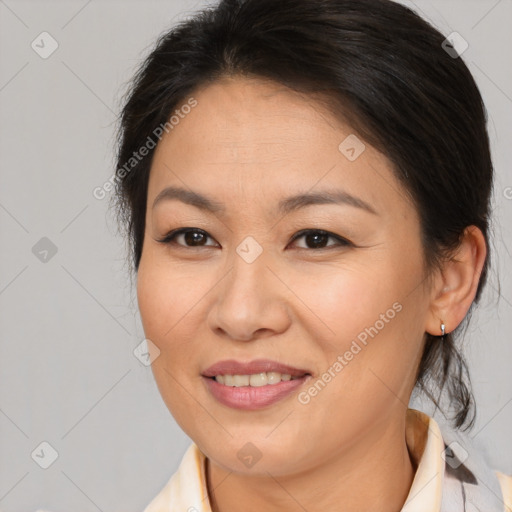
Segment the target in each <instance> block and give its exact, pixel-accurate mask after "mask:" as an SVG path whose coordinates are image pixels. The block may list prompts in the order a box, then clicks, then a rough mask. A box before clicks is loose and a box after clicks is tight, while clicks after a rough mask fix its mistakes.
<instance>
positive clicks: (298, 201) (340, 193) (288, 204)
mask: <svg viewBox="0 0 512 512" xmlns="http://www.w3.org/2000/svg"><path fill="white" fill-rule="evenodd" d="M170 200H177V201H181V202H183V203H185V204H189V205H191V206H195V207H196V208H199V209H200V210H204V211H207V212H211V213H223V212H225V211H226V208H225V207H224V205H223V204H222V203H220V202H218V201H215V200H213V199H210V198H208V197H206V196H204V195H201V194H199V193H197V192H193V191H191V190H187V189H184V188H181V187H174V186H173V187H166V188H164V189H163V190H162V191H161V192H160V193H159V194H158V195H157V197H156V198H155V200H154V201H153V207H152V208H153V209H154V208H155V206H156V205H157V204H158V203H160V202H162V201H170ZM317 204H345V205H348V206H353V207H355V208H359V209H361V210H365V211H367V212H369V213H371V214H373V215H378V213H377V211H376V210H375V209H374V208H373V207H372V206H371V205H370V204H368V203H367V202H366V201H363V200H362V199H361V198H359V197H356V196H353V195H351V194H349V193H348V192H345V191H344V190H334V191H332V190H325V191H320V192H309V193H303V194H297V195H294V196H291V197H287V198H286V199H283V200H281V201H280V202H279V204H278V208H277V209H278V211H279V212H280V213H281V214H287V213H290V212H292V211H296V210H299V209H301V208H305V207H307V206H311V205H317Z"/></svg>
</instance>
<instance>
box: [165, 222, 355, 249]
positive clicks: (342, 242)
mask: <svg viewBox="0 0 512 512" xmlns="http://www.w3.org/2000/svg"><path fill="white" fill-rule="evenodd" d="M188 232H196V233H201V234H203V235H205V236H206V237H207V238H212V237H210V236H209V235H208V233H207V232H206V231H203V230H202V229H199V228H179V229H174V230H173V231H171V232H169V233H168V234H167V235H165V237H164V238H161V239H160V240H157V242H160V243H162V244H168V245H171V244H172V245H177V246H179V247H181V248H184V249H187V248H188V249H201V248H204V247H213V246H212V245H196V246H193V245H182V244H178V243H176V241H175V239H176V237H177V236H179V235H181V234H184V233H188ZM311 234H319V235H326V236H327V237H328V239H329V238H333V239H335V240H337V241H338V244H335V245H328V246H327V247H320V248H317V249H314V248H309V247H299V250H309V251H316V252H318V251H325V250H329V249H332V248H334V247H348V246H354V244H352V243H351V242H349V241H348V240H347V239H345V238H343V237H341V236H338V235H335V234H334V233H331V232H329V231H325V230H323V229H303V230H301V231H299V232H298V233H296V234H295V235H294V236H293V238H292V239H291V241H290V242H295V241H296V240H297V239H299V238H301V237H304V236H307V235H311ZM212 240H213V238H212Z"/></svg>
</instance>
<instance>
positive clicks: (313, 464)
mask: <svg viewBox="0 0 512 512" xmlns="http://www.w3.org/2000/svg"><path fill="white" fill-rule="evenodd" d="M193 97H194V98H195V99H196V100H197V106H195V108H193V109H192V111H191V112H190V113H189V114H188V115H187V116H185V117H184V118H183V119H181V120H180V122H179V124H177V125H176V126H174V128H173V129H172V130H171V131H170V132H169V133H168V134H167V135H165V136H164V137H163V138H162V140H161V141H160V143H159V144H158V146H157V149H156V153H155V155H154V159H153V164H152V168H151V172H150V180H149V190H148V205H147V212H146V232H145V238H144V246H143V252H142V258H141V262H140V267H139V271H138V281H137V293H138V302H139V307H140V312H141V317H142V322H143V326H144V331H145V334H146V337H147V338H148V339H150V340H151V341H152V342H153V343H154V344H155V345H156V346H157V347H158V349H159V350H160V355H159V356H158V357H157V358H156V359H155V360H154V362H153V364H152V369H153V373H154V376H155V379H156V382H157V385H158V387H159V390H160V393H161V395H162V397H163V400H164V401H165V403H166V405H167V407H168V408H169V410H170V412H171V413H172V415H173V416H174V418H175V419H176V421H177V422H178V424H179V425H180V426H181V428H182V429H183V430H184V431H185V432H186V434H187V435H188V436H190V437H191V438H192V439H193V440H194V441H195V442H196V444H197V445H198V447H199V448H200V450H202V452H203V453H204V454H205V455H206V456H207V458H208V464H207V480H208V487H209V494H210V499H211V501H212V509H213V511H214V512H218V511H221V512H232V511H235V510H237V511H238V510H240V509H241V508H242V509H243V510H246V511H249V512H252V511H254V512H255V511H261V510H265V511H269V512H272V511H277V510H279V511H281V512H283V511H285V512H286V511H292V510H294V511H295V510H298V509H299V508H300V507H304V509H306V510H309V511H317V510H340V509H343V510H344V511H345V512H347V511H361V510H368V509H373V510H379V511H382V512H385V511H388V510H389V511H390V512H391V511H396V510H400V508H401V507H402V506H403V504H404V502H405V499H406V497H407V494H408V491H409V488H410V486H411V484H412V480H413V477H414V471H415V467H414V464H413V463H412V461H411V459H410V456H409V453H408V450H407V445H406V443H405V416H406V410H407V404H408V403H409V398H410V395H411V392H412V389H413V387H414V383H415V375H416V369H417V366H418V364H419V361H420V358H421V353H422V348H423V343H424V333H425V332H430V333H433V334H437V335H440V334H441V331H440V323H441V319H442V320H443V321H444V323H445V324H446V332H450V331H452V330H453V329H455V328H456V327H457V325H458V324H459V323H460V322H461V321H462V319H463V318H464V316H465V314H466V312H467V310H468V309H469V306H470V305H471V302H472V300H473V298H474V295H475V293H476V288H477V284H478V278H479V274H480V271H481V268H482V265H483V262H484V259H485V255H486V250H485V241H484V239H483V236H482V234H481V232H480V231H479V230H478V229H477V228H474V227H470V228H469V229H467V232H466V236H465V237H464V239H463V243H462V245H461V249H460V251H459V253H458V254H457V255H456V258H455V259H453V260H452V261H449V262H447V263H446V264H445V266H444V267H443V269H442V271H439V272H436V273H435V274H434V275H433V276H432V278H431V279H429V280H426V277H427V276H426V274H425V272H424V265H423V250H422V247H421V241H420V226H419V219H418V216H417V212H416V210H415V207H414V204H412V203H411V202H410V200H409V199H408V196H407V195H406V193H405V191H404V190H403V189H402V188H401V186H400V184H399V182H398V181H397V180H396V178H395V177H394V176H393V173H392V166H391V163H390V162H389V160H387V158H386V157H385V156H384V155H383V154H381V153H379V152H378V151H377V150H375V149H374V148H373V147H371V146H370V145H368V144H366V149H365V150H364V151H363V153H362V154H361V155H360V156H359V157H358V158H357V159H356V160H355V161H350V160H349V159H347V158H346V156H345V155H344V154H342V153H341V152H340V150H339V149H338V146H339V145H340V143H341V142H342V141H343V140H344V139H345V138H346V137H347V136H349V135H351V134H352V133H353V132H352V131H351V129H350V127H347V126H345V125H344V124H343V123H341V122H339V121H338V120H337V119H335V118H334V117H333V115H332V114H330V113H329V112H328V111H327V110H325V109H323V108H322V107H321V106H320V105H319V104H316V103H315V102H314V101H313V100H312V99H311V98H307V97H306V96H303V95H300V94H298V93H295V92H292V91H290V90H288V89H286V88H284V87H282V86H280V85H277V84H274V83H272V82H268V81H263V80H259V79H249V78H240V77H232V78H226V79H222V80H220V81H217V82H215V83H214V84H211V85H209V86H207V87H204V88H202V89H200V90H198V91H196V93H195V94H194V95H193ZM170 185H173V186H180V187H183V188H186V189H187V190H193V191H195V192H198V193H200V194H203V195H206V196H208V197H210V198H212V199H214V200H215V201H217V202H220V203H222V204H223V205H224V207H225V212H224V213H220V212H217V213H215V214H213V213H208V212H205V211H202V210H200V209H198V208H196V207H194V206H191V205H187V204H185V203H183V202H180V201H178V200H167V201H161V202H159V203H158V205H157V206H156V207H155V208H154V209H153V202H154V200H155V198H156V196H157V195H158V194H159V193H160V191H161V190H162V189H164V188H165V187H168V186H170ZM334 189H336V190H338V189H341V190H344V191H346V192H349V193H350V194H352V195H354V196H357V197H358V198H360V199H362V200H364V201H365V202H367V203H369V204H370V205H371V206H372V207H373V208H374V209H375V210H376V212H377V214H372V213H369V212H366V211H364V210H362V209H359V208H356V207H353V206H350V205H346V204H317V205H310V206H307V207H304V208H302V209H299V210H297V211H293V212H290V213H287V214H286V215H282V214H279V213H278V212H277V211H276V207H277V203H278V202H279V201H280V200H281V199H283V198H285V197H288V196H290V195H294V194H297V193H299V192H301V193H302V192H306V193H307V192H318V191H320V190H334ZM181 227H187V228H198V229H201V230H204V231H206V232H207V237H203V238H201V237H200V235H197V236H199V242H196V244H195V246H194V241H193V239H192V241H190V239H189V241H188V245H187V241H186V240H185V238H184V236H183V235H178V237H177V238H176V239H175V240H174V243H171V244H164V243H161V242H158V241H157V240H160V239H162V238H164V237H165V236H166V235H167V233H168V232H170V231H171V230H173V229H177V228H181ZM302 229H322V230H325V231H329V232H331V233H333V234H334V235H338V236H340V237H342V238H346V239H347V240H348V241H350V243H351V244H349V245H343V244H342V243H340V242H338V241H337V240H336V238H327V237H325V238H323V239H322V238H321V237H320V247H322V243H323V246H327V247H324V248H323V249H322V248H316V246H315V242H316V243H318V240H315V239H314V238H313V239H311V237H310V238H309V239H308V238H307V237H305V236H301V237H299V238H297V239H296V240H294V241H293V240H292V238H293V236H294V235H295V234H296V233H297V232H298V231H299V230H302ZM189 236H190V235H189ZM247 236H251V237H253V238H254V239H255V240H256V241H257V242H258V244H259V245H260V246H261V248H262V249H263V252H262V253H261V254H260V255H259V256H258V258H256V259H255V261H253V262H252V263H247V262H246V261H245V260H244V259H243V258H242V257H240V256H239V254H237V252H236V248H237V246H238V245H239V244H240V243H241V242H242V241H243V240H244V238H245V237H247ZM394 303H399V304H400V306H401V310H400V311H399V312H397V313H396V315H394V318H393V319H391V320H389V321H388V322H386V323H385V326H384V327H383V328H381V329H380V330H379V331H378V334H376V335H374V337H373V338H369V339H368V343H367V345H366V346H364V347H363V348H362V350H361V351H360V352H358V353H357V355H355V356H354V358H353V359H352V360H351V361H350V362H349V363H348V364H347V365H346V366H344V368H343V369H342V371H340V372H339V373H337V374H336V377H335V378H333V379H332V380H331V382H329V383H328V384H327V385H326V386H325V387H324V388H323V389H322V390H321V392H319V393H318V394H317V395H316V396H314V397H312V398H311V400H310V402H309V403H307V404H302V403H300V402H299V400H298V398H297V393H298V392H297V393H294V394H292V395H290V396H288V397H287V398H285V399H284V400H281V401H279V402H277V403H276V404H273V405H271V406H269V407H267V408H265V409H262V410H258V411H242V410H237V409H233V408H229V407H227V406H225V405H222V404H220V403H219V402H217V401H216V400H215V398H214V397H213V396H212V395H211V394H210V393H209V391H208V389H207V387H206V386H205V382H204V379H203V377H201V372H202V371H204V370H205V369H206V368H207V367H208V366H210V365H211V364H213V363H214V362H217V361H219V360H224V359H237V360H240V361H250V360H253V359H259V358H268V359H272V360H277V361H279V362H283V363H286V364H289V365H291V366H295V367H299V368H305V369H308V370H309V372H310V373H311V374H312V376H313V377H312V379H313V381H314V380H316V379H318V377H319V376H321V375H322V374H323V373H324V372H325V371H326V370H327V369H328V368H329V367H332V365H333V364H334V363H335V361H336V360H337V357H338V356H339V355H343V354H344V353H345V352H346V351H347V350H348V349H349V348H350V346H351V343H352V341H353V340H354V339H356V338H357V336H358V334H359V333H361V332H362V331H364V329H365V328H368V327H370V326H374V325H375V324H376V321H377V320H379V319H380V318H381V315H382V314H384V313H385V312H386V311H387V310H389V309H390V308H392V305H393V304H394ZM310 384H311V382H310V383H308V384H306V386H309V385H310ZM299 391H304V388H301V389H300V390H299ZM248 442H251V443H252V444H254V445H255V446H256V447H257V449H258V450H259V452H260V453H261V459H260V460H259V461H258V462H257V463H256V464H255V465H254V466H252V467H251V468H249V467H246V466H245V465H244V464H243V463H242V462H241V461H240V460H239V459H238V457H237V453H238V451H239V450H240V449H241V448H242V447H243V446H244V445H245V444H246V443H248ZM241 504H243V506H241ZM299 504H300V505H299Z"/></svg>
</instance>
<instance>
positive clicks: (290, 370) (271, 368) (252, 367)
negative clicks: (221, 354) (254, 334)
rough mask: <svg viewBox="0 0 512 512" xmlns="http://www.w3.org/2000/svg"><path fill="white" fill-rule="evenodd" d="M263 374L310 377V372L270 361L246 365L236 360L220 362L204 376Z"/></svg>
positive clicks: (207, 370)
mask: <svg viewBox="0 0 512 512" xmlns="http://www.w3.org/2000/svg"><path fill="white" fill-rule="evenodd" d="M263 372H277V373H281V374H288V375H291V376H292V377H302V376H303V375H306V374H308V375H310V372H309V371H308V370H304V369H301V368H294V367H293V366H289V365H287V364H283V363H278V362H277V361H271V360H270V359H255V360H253V361H248V362H246V363H244V362H241V361H236V360H234V359H227V360H225V361H218V362H217V363H215V364H213V365H212V366H210V367H208V368H207V369H206V370H204V371H203V373H202V375H203V376H204V377H216V376H217V375H252V374H255V373H263Z"/></svg>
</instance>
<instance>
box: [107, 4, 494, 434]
mask: <svg viewBox="0 0 512 512" xmlns="http://www.w3.org/2000/svg"><path fill="white" fill-rule="evenodd" d="M444 40H445V36H443V35H442V34H441V33H440V32H439V31H438V30H437V29H435V28H434V27H433V26H432V25H430V24H429V23H428V22H427V21H425V20H423V19H422V18H421V17H419V16H418V15H416V14H415V13H414V12H413V11H412V10H410V9H409V8H407V7H405V6H403V5H400V4H398V3H395V2H392V1H390V0H222V1H221V2H220V3H218V4H217V5H216V6H213V7H210V8H207V9H205V10H203V11H200V12H198V13H196V14H195V15H194V16H193V17H192V18H191V19H189V20H187V21H185V22H182V23H181V24H179V25H178V26H176V27H175V28H173V29H172V30H170V31H169V32H167V33H165V34H164V35H162V36H161V37H160V38H159V39H158V41H157V42H156V45H155V47H154V49H153V50H152V51H151V53H150V54H149V56H148V57H147V58H146V59H145V60H144V62H143V63H142V65H141V67H140V68H139V70H138V72H137V74H136V76H135V77H134V79H133V81H132V83H131V85H130V89H129V92H128V96H127V99H126V102H125V104H124V108H123V110H122V115H121V122H120V129H119V139H118V152H117V168H116V169H117V170H116V180H115V185H116V193H115V196H114V197H113V199H114V203H115V207H116V211H117V213H118V219H119V221H120V223H121V225H122V226H123V227H124V229H125V230H126V234H127V239H128V243H129V246H130V254H131V261H132V264H133V268H134V269H135V271H137V270H138V266H139V261H140V257H141V253H142V245H143V239H144V226H145V211H146V201H147V187H148V179H149V171H150V167H151V160H152V155H153V153H154V149H151V150H150V151H149V154H148V155H147V156H146V157H145V158H143V159H141V160H140V161H137V162H136V163H135V164H134V165H132V166H131V167H130V169H129V172H127V171H126V162H128V161H129V160H130V158H131V157H132V156H133V153H134V152H136V151H137V150H138V149H139V148H140V147H141V145H142V144H143V143H144V141H146V140H148V137H151V135H152V134H153V133H154V130H155V128H157V127H158V126H161V125H163V124H165V123H166V122H167V121H168V119H169V117H170V115H171V114H172V112H173V109H175V108H177V107H178V106H179V105H180V103H181V102H184V101H186V100H187V98H188V97H189V96H190V95H191V94H192V93H193V92H194V91H195V90H197V88H198V87H201V86H204V85H207V84H208V83H211V82H213V81H215V80H217V79H219V78H221V77H223V76H233V75H241V76H254V77H261V78H266V79H270V80H273V81H275V82H277V83H280V84H283V85H285V86H287V87H289V88H290V89H293V90H296V91H300V92H303V93H307V94H311V95H318V94H319V93H320V94H321V95H322V96H323V97H325V98H326V101H327V102H329V101H330V103H331V106H332V107H333V110H335V111H336V112H337V114H338V115H340V116H341V117H343V120H345V121H348V122H349V124H350V126H351V128H352V129H353V130H354V132H355V133H357V134H358V135H360V136H361V138H362V139H364V140H366V141H368V142H369V143H370V144H372V145H373V146H375V147H376V148H377V149H379V150H380V151H381V152H382V153H383V154H385V155H386V156H387V157H388V158H389V160H390V161H391V162H392V163H393V164H394V170H395V174H396V177H397V179H398V180H399V181H400V182H401V183H402V184H403V185H404V187H405V190H407V192H408V193H409V194H410V197H411V198H412V200H413V202H414V204H415V206H416V208H417V211H418V213H419V216H420V222H421V228H422V242H423V247H424V254H425V264H426V268H427V270H428V271H432V270H433V269H435V268H438V267H439V264H440V263H441V262H442V261H443V259H444V258H448V257H450V255H451V254H453V251H455V250H456V249H457V247H458V246H459V244H460V240H461V236H462V234H463V232H464V230H465V228H466V227H467V226H470V225H475V226H477V227H478V228H480V230H481V231H482V232H483V234H484V237H485V239H486V242H487V247H488V248H489V211H490V195H491V191H492V186H493V166H492V162H491V156H490V149H489V139H488V134H487V126H486V123H487V117H486V111H485V107H484V105H483V102H482V98H481V95H480V93H479V90H478V88H477V86H476V84H475V81H474V79H473V77H472V75H471V73H470V72H469V70H468V68H467V67H466V65H465V64H464V62H463V60H462V58H460V57H456V56H455V58H454V56H453V55H450V54H449V53H447V51H445V49H444V47H443V41H444ZM123 168H124V171H122V169H123ZM488 263H489V253H488V256H487V259H486V261H485V265H484V268H483V271H482V274H481V276H480V282H479V286H478V291H477V294H476V298H475V301H476V302H478V300H479V298H480V295H481V292H482V287H483V286H484V284H485V282H486V279H487V272H488ZM473 305H474V304H472V306H471V308H470V313H471V311H472V308H473ZM469 316H470V315H467V316H466V318H465V320H464V322H463V323H462V324H461V325H460V326H459V327H458V328H457V329H456V330H455V331H454V332H452V333H450V334H447V335H446V336H445V339H444V340H442V339H441V337H440V336H434V335H431V334H428V333H426V334H425V347H424V353H423V357H422V360H421V363H420V365H419V368H418V374H417V382H416V386H417V388H418V389H421V390H423V391H424V392H425V393H426V394H427V395H428V396H429V397H430V398H431V399H432V400H433V402H434V403H435V404H436V406H438V400H439V399H440V397H441V392H442V391H443V389H444V390H445V391H447V393H448V397H449V399H450V402H451V407H452V408H453V410H454V418H453V419H454V423H455V426H456V427H459V428H460V427H463V426H464V425H465V424H469V427H471V426H472V425H473V423H474V419H475V412H474V399H473V395H472V392H471V386H470V378H469V372H468V368H467V365H466V363H465V360H464V357H463V356H462V353H461V352H460V351H459V349H458V348H457V347H456V344H455V336H456V334H457V333H458V332H459V331H460V330H461V329H462V328H463V327H464V324H466V323H467V320H468V318H469ZM432 384H434V385H435V387H436V388H437V390H438V391H439V395H438V397H437V398H436V397H435V396H434V387H433V386H432Z"/></svg>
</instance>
